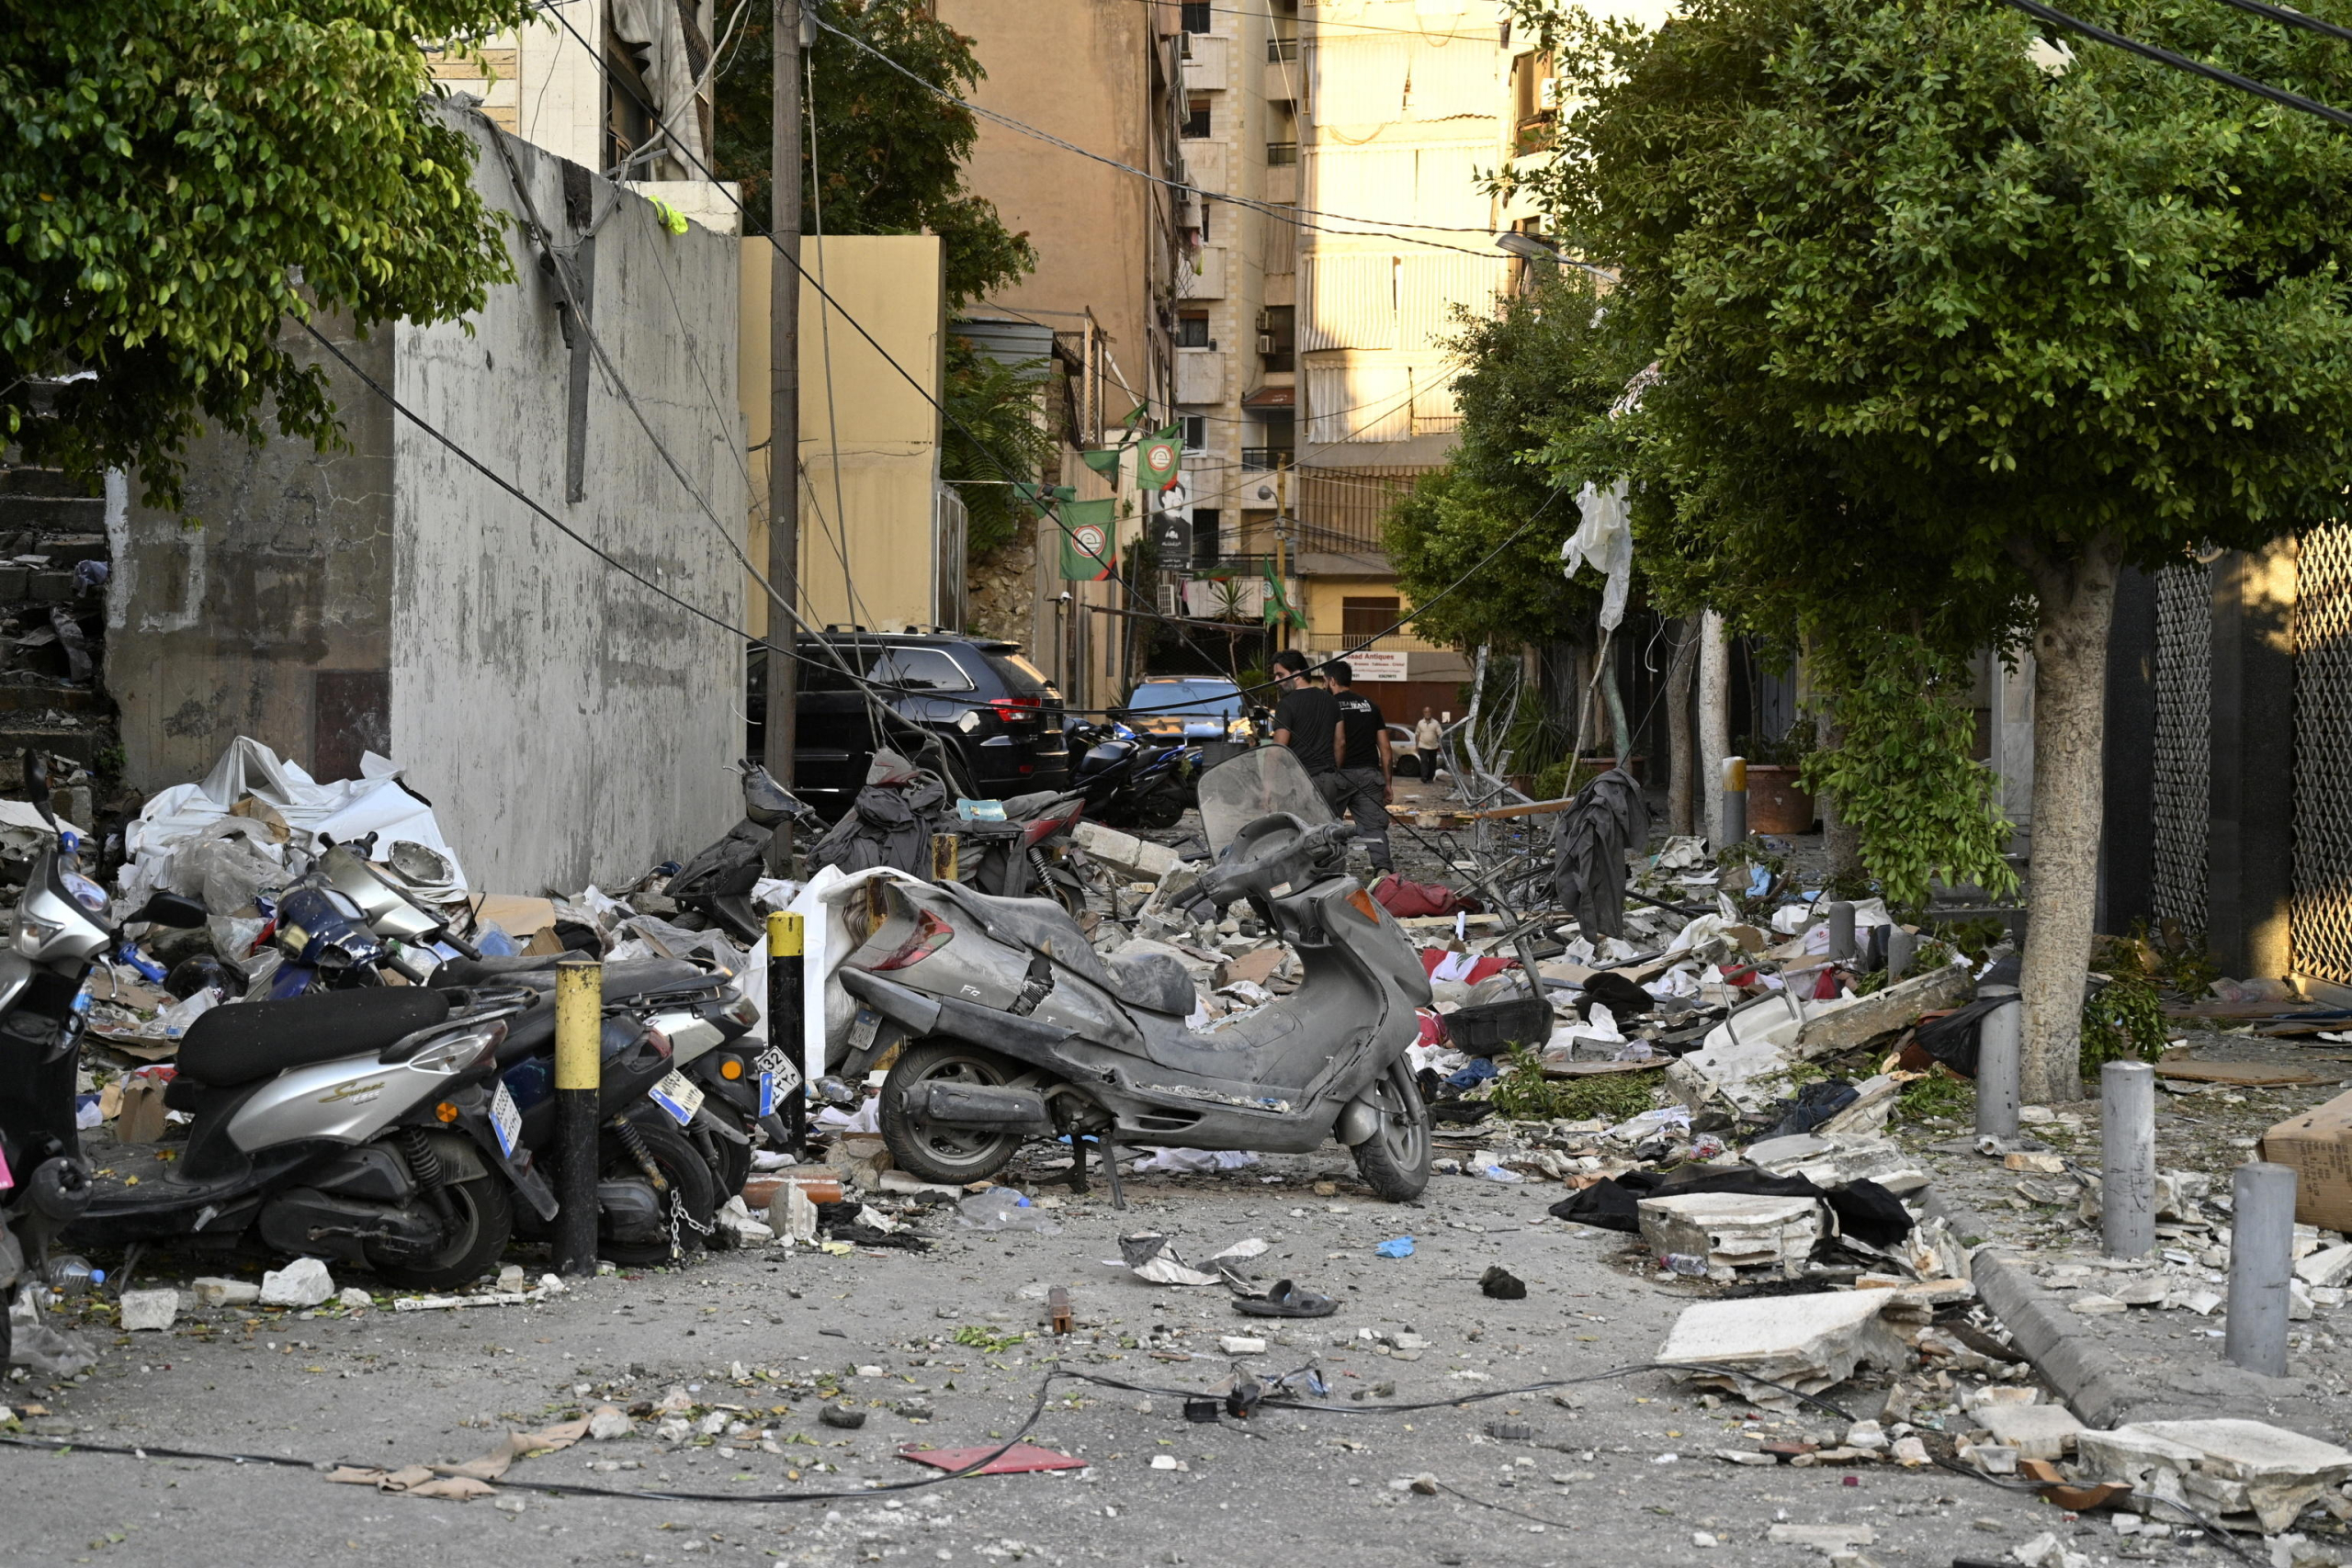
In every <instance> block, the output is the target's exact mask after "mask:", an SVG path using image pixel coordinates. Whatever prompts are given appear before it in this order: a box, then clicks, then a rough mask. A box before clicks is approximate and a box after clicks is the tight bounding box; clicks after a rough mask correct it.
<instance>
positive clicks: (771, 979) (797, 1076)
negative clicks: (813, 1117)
mask: <svg viewBox="0 0 2352 1568" xmlns="http://www.w3.org/2000/svg"><path fill="white" fill-rule="evenodd" d="M806 944H807V943H806V932H805V931H804V930H803V921H802V919H801V918H800V917H799V916H798V915H786V914H772V915H770V916H769V917H768V1049H767V1052H766V1055H764V1057H763V1062H762V1067H761V1070H762V1071H763V1072H764V1073H772V1074H773V1075H774V1076H773V1077H770V1078H769V1080H768V1082H767V1084H766V1086H765V1087H766V1091H767V1092H766V1095H765V1096H764V1098H766V1099H768V1100H770V1102H771V1103H772V1104H773V1105H774V1106H775V1110H776V1112H777V1113H778V1114H779V1115H781V1116H782V1117H783V1118H784V1126H785V1131H786V1133H788V1134H791V1140H792V1142H791V1146H790V1148H788V1149H787V1150H786V1153H788V1154H790V1155H791V1156H792V1159H793V1163H794V1164H796V1165H797V1164H798V1163H799V1162H800V1161H802V1160H804V1159H806V1158H808V1157H809V1089H808V1083H809V1078H810V1077H812V1076H814V1075H815V1074H818V1073H821V1072H822V1071H823V1070H824V1066H825V1065H824V1064H823V1063H822V1062H816V1063H810V1062H808V1061H805V1060H804V1059H803V1056H802V1051H803V1047H802V1043H801V1041H802V1034H803V1030H802V1028H801V1006H800V986H801V973H800V970H801V952H802V949H803V948H804V947H805V946H806ZM769 1064H774V1065H773V1066H769Z"/></svg>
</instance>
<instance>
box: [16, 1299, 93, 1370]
mask: <svg viewBox="0 0 2352 1568" xmlns="http://www.w3.org/2000/svg"><path fill="white" fill-rule="evenodd" d="M48 1296H49V1292H48V1291H46V1290H43V1289H40V1288H38V1287H35V1286H30V1285H28V1286H26V1287H25V1288H24V1289H23V1290H21V1291H19V1292H17V1299H16V1302H15V1303H14V1304H13V1305H11V1306H10V1307H9V1309H8V1315H9V1318H10V1320H11V1321H10V1328H11V1329H12V1331H13V1333H14V1339H13V1341H12V1342H11V1344H10V1345H9V1347H8V1364H9V1365H10V1366H15V1367H25V1368H28V1369H29V1370H30V1371H32V1373H33V1375H34V1376H36V1377H45V1378H70V1377H73V1376H74V1374H76V1373H77V1372H85V1371H89V1370H90V1369H91V1368H92V1367H94V1366H96V1364H97V1359H98V1358H97V1353H96V1351H94V1350H92V1349H91V1348H90V1347H89V1344H88V1342H87V1341H85V1339H83V1337H81V1336H80V1335H78V1334H68V1333H67V1332H65V1331H64V1330H63V1329H62V1328H52V1327H51V1326H50V1325H48V1324H46V1323H43V1322H42V1321H41V1320H40V1308H41V1303H43V1302H44V1301H46V1300H47V1299H48Z"/></svg>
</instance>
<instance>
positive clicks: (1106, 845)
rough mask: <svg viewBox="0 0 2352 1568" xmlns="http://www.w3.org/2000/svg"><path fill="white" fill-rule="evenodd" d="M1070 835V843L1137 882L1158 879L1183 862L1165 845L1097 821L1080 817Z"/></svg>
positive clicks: (1090, 857)
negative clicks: (1139, 837) (1108, 826)
mask: <svg viewBox="0 0 2352 1568" xmlns="http://www.w3.org/2000/svg"><path fill="white" fill-rule="evenodd" d="M1069 838H1070V842H1071V843H1072V844H1074V845H1076V846H1077V847H1078V848H1080V849H1081V850H1084V851H1085V852H1086V853H1087V856H1088V858H1089V859H1091V860H1095V861H1099V862H1101V863H1103V865H1104V866H1106V867H1108V868H1109V869H1110V870H1112V871H1114V872H1116V873H1119V874H1123V875H1125V876H1127V877H1129V878H1131V879H1132V880H1135V881H1138V882H1157V881H1159V879H1160V878H1161V877H1163V876H1165V875H1167V874H1169V873H1170V872H1171V871H1174V870H1175V869H1176V868H1177V866H1178V865H1180V864H1182V860H1181V858H1180V857H1179V856H1178V855H1177V853H1176V852H1175V851H1174V850H1171V849H1170V848H1169V847H1168V846H1167V845H1165V844H1155V843H1153V842H1152V841H1151V840H1148V839H1138V838H1136V837H1135V836H1134V835H1133V834H1130V833H1122V832H1120V831H1118V830H1117V829H1114V828H1105V827H1104V826H1103V824H1101V823H1100V822H1090V821H1086V820H1084V819H1083V818H1081V819H1080V822H1079V824H1078V826H1077V827H1075V828H1073V829H1070V835H1069Z"/></svg>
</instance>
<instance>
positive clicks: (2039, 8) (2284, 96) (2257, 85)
mask: <svg viewBox="0 0 2352 1568" xmlns="http://www.w3.org/2000/svg"><path fill="white" fill-rule="evenodd" d="M2223 3H2224V4H2226V5H2235V4H2237V3H2238V0H2223ZM2002 4H2003V5H2006V6H2012V7H2014V8H2015V9H2017V10H2019V11H2022V12H2024V13H2025V14H2026V15H2027V16H2029V17H2033V18H2034V19H2035V20H2036V21H2040V22H2045V23H2047V24H2049V25H2050V26H2052V27H2054V28H2066V29H2067V30H2069V31H2072V32H2077V33H2080V34H2082V35H2083V36H2084V37H2085V38H2087V39H2097V40H2098V42H2100V43H2103V44H2107V45H2108V46H2109V47H2110V48H2114V49H2120V50H2123V51H2126V52H2128V53H2131V54H2136V55H2139V56H2141V57H2142V58H2143V59H2146V60H2153V61H2154V62H2156V63H2158V64H2159V65H2169V66H2171V67H2172V68H2173V69H2174V70H2176V71H2185V72H2188V73H2189V74H2190V75H2192V76H2202V77H2204V78H2206V79H2207V80H2208V81H2212V82H2219V83H2221V84H2222V85H2223V86H2225V87H2234V88H2236V89H2237V90H2238V91H2239V92H2241V93H2249V94H2252V95H2253V96H2256V97H2257V98H2267V99H2268V100H2270V101H2271V102H2272V103H2274V104H2278V105H2280V106H2282V107H2287V108H2290V109H2296V110H2300V111H2301V112H2302V113H2304V114H2307V115H2312V116H2315V117H2316V118H2320V119H2324V120H2328V121H2331V122H2332V123H2334V124H2336V125H2342V126H2352V113H2346V111H2345V110H2343V109H2340V108H2337V107H2335V106H2334V105H2332V104H2324V103H2321V102H2320V101H2319V100H2318V99H2316V98H2307V97H2305V96H2303V95H2301V93H2290V92H2289V91H2288V90H2287V89H2286V88H2284V87H2274V86H2272V85H2270V84H2269V83H2267V82H2257V81H2256V80H2255V79H2254V78H2253V77H2251V76H2241V75H2239V74H2238V73H2236V72H2234V71H2225V70H2223V69H2222V67H2220V66H2218V65H2209V64H2207V63H2206V62H2203V61H2201V60H2192V59H2190V58H2189V57H2188V55H2185V54H2178V53H2176V52H2174V51H2172V50H2169V49H2161V48H2159V47H2157V46H2156V45H2154V44H2152V43H2142V42H2141V41H2140V40H2139V39H2134V38H2127V37H2125V36H2124V35H2123V34H2121V33H2119V32H2115V31H2112V30H2110V29H2109V28H2103V27H2100V26H2099V25H2098V23H2096V22H2086V21H2084V20H2083V19H2082V18H2081V17H2070V16H2068V15H2067V14H2066V13H2065V12H2064V11H2060V10H2054V9H2052V7H2050V6H2044V5H2042V4H2041V0H2002ZM2240 8H2241V9H2252V7H2251V6H2240Z"/></svg>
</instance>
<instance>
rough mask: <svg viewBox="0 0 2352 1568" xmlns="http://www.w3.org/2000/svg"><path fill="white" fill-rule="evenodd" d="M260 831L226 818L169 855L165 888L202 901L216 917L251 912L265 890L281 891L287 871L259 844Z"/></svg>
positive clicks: (248, 823) (243, 822)
mask: <svg viewBox="0 0 2352 1568" xmlns="http://www.w3.org/2000/svg"><path fill="white" fill-rule="evenodd" d="M261 831H262V830H261V829H259V828H258V827H257V826H256V825H255V824H254V823H252V822H249V821H246V820H245V819H244V818H224V819H222V820H221V821H219V822H215V823H214V824H213V825H212V826H211V827H209V828H207V829H204V831H203V832H201V833H199V834H198V835H197V836H196V838H195V839H194V840H192V841H190V842H188V843H185V844H182V845H181V846H180V847H179V848H178V849H176V850H175V851H173V852H172V866H171V871H170V873H169V874H168V876H167V878H166V882H165V886H169V887H170V888H171V890H172V891H173V892H175V893H178V894H183V895H185V896H186V897H190V898H195V899H198V900H200V901H201V902H202V903H203V905H204V907H205V908H207V909H209V910H210V911H211V912H212V913H214V914H216V915H234V914H237V913H239V912H240V911H242V910H245V909H250V908H253V907H254V899H255V898H256V897H259V895H260V894H261V892H262V890H263V889H264V888H270V887H283V886H286V884H287V882H288V880H290V879H289V877H288V874H287V870H286V867H285V866H284V865H282V864H280V863H278V861H277V857H276V856H275V855H273V854H272V853H271V852H269V851H268V850H267V849H265V848H264V847H263V846H262V844H261V843H260V841H259V839H260V836H261Z"/></svg>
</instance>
